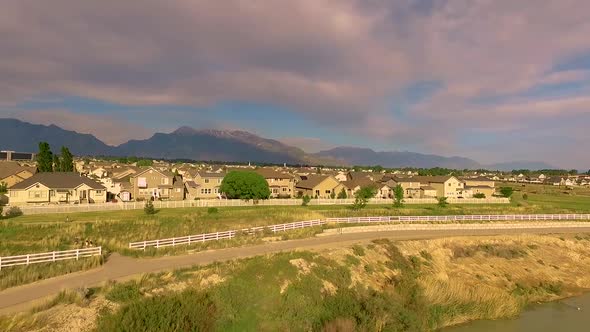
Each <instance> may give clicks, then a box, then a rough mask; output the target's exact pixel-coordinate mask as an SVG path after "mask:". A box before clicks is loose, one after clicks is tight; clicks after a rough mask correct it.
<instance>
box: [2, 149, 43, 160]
mask: <svg viewBox="0 0 590 332" xmlns="http://www.w3.org/2000/svg"><path fill="white" fill-rule="evenodd" d="M33 160H35V154H34V153H28V152H15V151H0V161H33Z"/></svg>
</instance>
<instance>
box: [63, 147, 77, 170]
mask: <svg viewBox="0 0 590 332" xmlns="http://www.w3.org/2000/svg"><path fill="white" fill-rule="evenodd" d="M59 165H60V166H59V172H73V171H74V156H73V155H72V153H71V152H70V149H68V148H66V147H65V146H62V147H61V156H60V160H59Z"/></svg>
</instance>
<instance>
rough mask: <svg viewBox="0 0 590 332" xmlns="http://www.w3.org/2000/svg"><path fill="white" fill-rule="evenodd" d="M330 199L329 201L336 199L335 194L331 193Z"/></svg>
mask: <svg viewBox="0 0 590 332" xmlns="http://www.w3.org/2000/svg"><path fill="white" fill-rule="evenodd" d="M330 198H331V199H334V198H336V193H335V192H334V191H332V192H331V193H330Z"/></svg>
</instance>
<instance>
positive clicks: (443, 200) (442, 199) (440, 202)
mask: <svg viewBox="0 0 590 332" xmlns="http://www.w3.org/2000/svg"><path fill="white" fill-rule="evenodd" d="M437 200H438V206H440V207H443V208H444V207H446V206H447V205H448V204H449V202H447V198H446V197H439V198H437Z"/></svg>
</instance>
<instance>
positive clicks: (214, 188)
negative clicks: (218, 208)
mask: <svg viewBox="0 0 590 332" xmlns="http://www.w3.org/2000/svg"><path fill="white" fill-rule="evenodd" d="M224 177H225V173H209V172H198V173H197V174H196V175H195V177H194V178H193V182H194V183H195V184H196V186H197V187H196V190H197V195H198V196H197V197H195V198H220V197H221V191H220V190H219V187H220V186H221V181H223V178H224Z"/></svg>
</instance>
